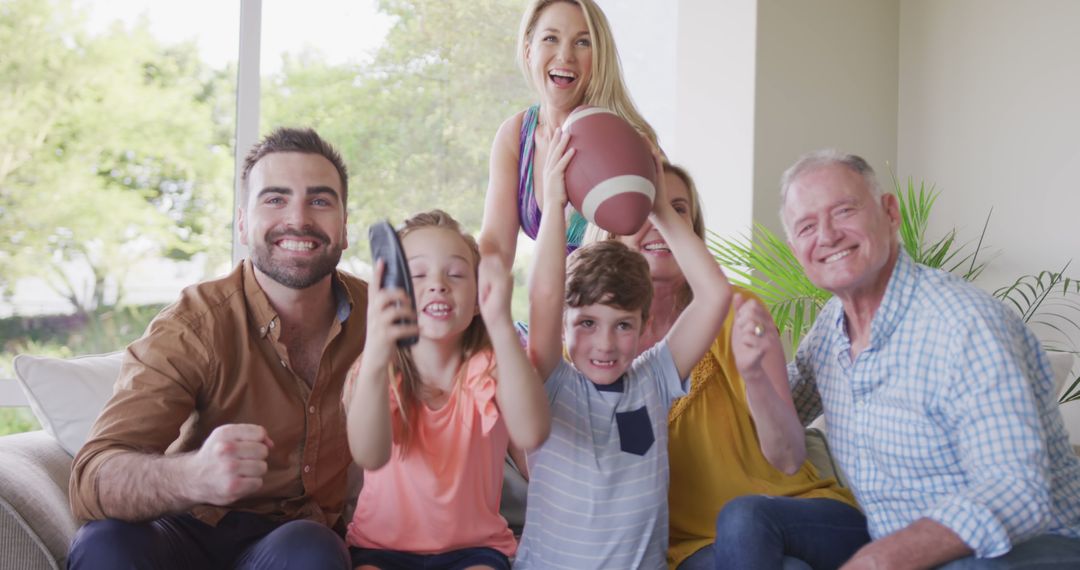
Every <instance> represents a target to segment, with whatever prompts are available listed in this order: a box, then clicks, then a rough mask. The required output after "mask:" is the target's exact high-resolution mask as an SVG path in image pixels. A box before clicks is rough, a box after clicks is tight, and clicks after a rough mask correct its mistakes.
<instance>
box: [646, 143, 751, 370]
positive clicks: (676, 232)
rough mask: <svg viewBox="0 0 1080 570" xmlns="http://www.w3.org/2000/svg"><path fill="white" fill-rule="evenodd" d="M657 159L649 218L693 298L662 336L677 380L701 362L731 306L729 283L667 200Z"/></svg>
mask: <svg viewBox="0 0 1080 570" xmlns="http://www.w3.org/2000/svg"><path fill="white" fill-rule="evenodd" d="M660 161H661V159H660V157H659V155H657V156H656V172H657V173H658V176H657V185H656V198H655V200H653V211H652V213H651V214H650V215H649V217H650V219H651V220H652V223H653V225H654V226H656V229H658V230H659V231H660V235H662V236H663V237H664V241H666V242H667V244H668V248H670V249H671V254H672V255H673V256H674V257H675V262H676V263H678V264H679V268H680V269H682V272H683V275H685V276H686V283H687V284H688V285H689V286H690V290H691V291H693V293H694V298H693V300H692V301H691V302H690V304H689V305H688V306H687V307H686V309H685V310H683V312H682V314H681V315H680V316H679V318H678V319H677V320H676V321H675V324H674V325H672V326H671V330H669V331H668V334H667V336H666V337H665V338H666V340H667V342H668V348H669V349H670V350H671V356H672V358H673V359H674V360H675V367H676V368H677V369H678V371H679V377H680V378H686V376H687V375H688V374H690V371H691V370H693V368H694V366H695V365H696V364H697V363H698V361H699V360H701V357H702V356H703V355H704V354H705V352H706V351H707V350H709V347H710V346H711V345H712V343H713V341H714V340H715V339H716V335H717V334H719V333H720V329H721V328H723V326H724V318H725V317H726V316H727V312H728V307H729V306H730V305H731V284H730V283H728V280H727V277H726V276H725V275H724V272H723V271H722V270H721V269H720V265H719V264H717V263H716V260H715V259H713V257H712V255H711V254H709V250H708V248H706V247H705V242H703V241H702V240H701V238H699V237H698V236H697V234H695V233H694V231H693V229H691V228H690V226H689V224H687V223H686V222H685V221H683V220H682V219H681V218H680V217H679V214H678V212H676V211H675V208H674V207H672V205H671V201H670V200H669V199H668V197H667V189H666V187H665V184H664V174H663V172H664V170H663V168H662V166H663V165H662V163H661V162H660Z"/></svg>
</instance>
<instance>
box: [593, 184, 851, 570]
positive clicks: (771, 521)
mask: <svg viewBox="0 0 1080 570" xmlns="http://www.w3.org/2000/svg"><path fill="white" fill-rule="evenodd" d="M664 176H666V177H667V188H668V197H669V198H670V199H671V202H672V205H673V206H674V207H675V210H676V211H677V212H679V213H680V214H681V215H682V217H683V218H684V219H685V220H686V223H688V224H691V225H692V226H693V228H694V231H695V232H696V233H697V234H698V236H700V237H702V239H704V235H705V227H704V221H703V217H702V214H701V208H700V205H699V204H700V203H699V199H698V195H697V192H696V190H695V189H694V184H693V180H692V179H691V178H690V176H689V175H688V174H687V173H686V171H685V170H683V169H682V168H679V167H677V166H674V165H670V164H665V165H664ZM609 237H614V236H609ZM619 239H620V240H621V241H623V242H624V243H626V244H627V245H629V246H630V247H631V248H634V249H636V250H638V251H640V252H641V253H642V254H643V255H644V256H645V258H646V259H647V260H648V262H649V268H650V271H651V274H652V280H653V287H654V296H653V301H652V310H651V311H650V312H651V313H652V315H653V316H652V321H651V322H650V324H649V325H648V326H647V327H646V329H645V330H644V331H643V333H642V336H641V341H640V345H639V347H638V349H639V350H640V351H644V350H646V349H648V348H649V347H650V346H652V345H653V344H654V343H655V342H656V341H657V340H658V339H661V338H663V337H664V335H665V334H666V333H667V331H668V329H669V328H670V327H671V325H672V323H674V322H675V319H676V318H677V317H678V316H679V314H680V313H681V311H682V310H683V308H684V307H686V305H687V304H688V302H689V299H688V296H689V288H688V287H687V286H686V279H685V278H684V277H683V274H682V272H681V271H680V270H679V266H678V264H676V263H675V261H674V259H673V258H672V257H671V252H670V251H668V249H667V247H666V244H665V243H664V241H663V238H661V237H660V234H659V233H658V232H657V231H656V230H654V229H653V228H652V225H651V224H650V223H648V222H646V223H645V226H644V227H642V228H641V230H640V231H638V233H636V234H634V235H632V236H624V237H620V238H619ZM736 291H737V292H738V293H737V295H736V300H735V303H734V304H733V305H732V308H731V311H730V312H729V314H728V316H727V318H726V322H725V323H724V328H723V330H722V331H721V333H720V335H719V336H718V337H717V338H716V341H715V342H714V343H713V345H712V348H711V349H710V350H709V353H708V354H706V355H705V357H704V358H702V360H701V361H700V362H699V363H698V364H697V366H696V367H695V368H694V370H693V372H692V373H691V383H690V388H689V395H687V396H686V397H685V398H682V399H680V400H679V401H677V402H676V403H675V405H674V406H673V407H672V409H671V412H670V415H669V417H668V429H669V444H668V449H669V455H670V462H671V487H670V491H669V494H668V497H669V502H670V504H669V509H670V513H671V515H670V516H671V526H670V547H669V549H668V565H669V567H670V568H672V569H675V568H678V569H679V570H694V569H699V568H718V569H719V568H747V569H753V570H758V569H772V568H777V569H779V568H784V569H796V568H814V569H822V568H837V567H839V566H840V565H841V564H843V562H844V561H845V560H847V559H848V558H849V557H850V556H851V555H852V554H854V553H855V551H856V550H858V549H859V547H860V546H862V545H863V544H866V543H867V542H869V541H870V535H869V534H868V533H867V530H866V518H865V517H864V516H863V514H862V512H861V511H859V509H858V508H857V507H856V503H855V499H854V498H853V497H852V495H851V493H850V492H848V491H847V489H844V488H842V487H840V485H839V484H838V483H837V482H836V480H835V479H822V478H821V477H820V476H819V475H818V473H817V470H816V469H815V468H814V466H813V465H811V464H810V462H809V461H807V460H806V446H805V436H804V431H803V426H802V425H801V423H800V422H799V419H798V416H797V415H796V413H795V407H794V405H793V404H792V401H791V393H790V391H789V389H788V385H787V370H786V366H785V363H784V355H783V354H782V353H780V352H779V351H775V352H776V353H775V354H774V353H764V354H763V353H762V348H761V347H762V346H764V345H766V343H765V342H763V341H765V340H768V337H771V336H773V335H776V334H778V333H777V331H776V327H775V325H774V324H773V321H772V318H771V317H770V316H769V313H768V311H767V310H765V308H764V306H763V305H762V304H761V302H760V301H759V300H757V299H756V298H755V297H753V296H752V295H750V294H749V293H747V292H746V291H741V290H738V289H736ZM778 345H779V343H777V346H778Z"/></svg>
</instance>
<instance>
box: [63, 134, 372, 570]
mask: <svg viewBox="0 0 1080 570" xmlns="http://www.w3.org/2000/svg"><path fill="white" fill-rule="evenodd" d="M346 181H347V174H346V169H345V165H344V164H343V163H342V160H341V157H340V155H338V153H337V152H336V151H335V150H334V149H333V148H332V147H331V146H330V145H329V144H327V143H326V142H325V141H323V140H322V139H321V138H320V137H319V136H318V134H316V133H315V132H314V131H312V130H310V129H309V130H295V129H279V130H277V131H275V132H273V133H271V134H270V135H268V136H267V137H266V138H264V139H263V140H262V141H260V142H259V144H257V145H256V146H255V148H254V149H252V151H251V153H250V154H249V155H248V157H247V159H246V160H245V163H244V170H243V175H242V189H243V190H242V196H241V198H242V201H241V204H242V205H241V206H240V211H239V230H240V232H239V233H240V236H241V243H243V244H245V245H247V246H249V248H250V258H249V259H247V260H245V261H244V262H243V263H241V264H240V265H239V266H238V267H237V268H236V269H235V270H234V271H233V272H232V273H230V274H229V275H227V276H225V277H223V278H221V279H218V280H215V281H209V282H205V283H200V284H198V285H195V286H192V287H188V288H187V289H185V290H184V292H183V293H182V294H181V296H180V300H179V301H177V302H176V303H174V304H173V305H171V306H169V307H168V308H166V309H165V310H163V311H162V312H161V314H159V315H158V316H157V317H156V318H155V319H154V321H153V322H152V323H151V324H150V326H149V328H148V329H147V332H146V334H145V335H143V337H142V338H141V339H139V340H137V341H135V342H134V343H132V344H131V345H130V346H129V347H128V348H127V354H126V355H125V358H124V364H123V368H122V370H121V374H120V378H119V380H118V381H117V385H116V388H115V393H114V394H113V397H112V399H111V400H110V401H109V403H108V405H107V406H106V407H105V410H104V411H103V412H102V413H101V416H100V417H99V418H98V420H97V422H96V423H95V424H94V427H93V430H92V431H91V433H90V438H89V440H88V441H87V443H86V445H85V446H83V448H82V449H81V450H80V451H79V454H78V455H77V456H76V458H75V463H74V466H73V468H72V477H71V508H72V510H73V512H74V513H75V515H76V516H77V517H78V518H79V519H81V520H88V521H91V522H88V523H87V524H86V525H84V526H83V527H82V528H81V529H80V530H79V532H78V534H77V535H76V537H75V540H74V542H73V543H72V546H71V553H70V556H69V566H70V567H71V568H82V567H86V568H120V567H124V568H128V567H140V568H143V567H153V568H174V567H175V568H217V567H238V568H247V567H250V568H265V567H274V568H349V567H350V564H349V557H348V552H347V550H346V549H345V545H344V542H343V541H342V540H341V538H340V536H339V534H338V533H336V532H335V531H334V530H331V529H332V528H334V527H337V528H338V529H339V530H340V523H341V513H342V508H343V505H344V502H345V492H346V469H347V468H348V466H349V463H350V455H349V450H348V443H347V441H346V435H345V420H344V414H343V410H342V407H341V389H342V385H343V383H344V379H345V374H346V371H347V370H348V368H349V366H350V365H351V364H352V362H353V361H354V360H355V359H356V357H357V356H358V355H359V354H360V351H361V349H362V347H363V345H364V335H365V320H366V313H367V284H366V283H364V282H363V281H361V280H360V279H358V278H356V277H354V276H351V275H348V274H346V273H343V272H340V271H337V270H336V266H337V263H338V261H339V260H340V258H341V251H342V250H343V249H344V248H345V247H347V245H348V244H347V239H346V228H345V219H346V213H345V203H346V197H347V182H346Z"/></svg>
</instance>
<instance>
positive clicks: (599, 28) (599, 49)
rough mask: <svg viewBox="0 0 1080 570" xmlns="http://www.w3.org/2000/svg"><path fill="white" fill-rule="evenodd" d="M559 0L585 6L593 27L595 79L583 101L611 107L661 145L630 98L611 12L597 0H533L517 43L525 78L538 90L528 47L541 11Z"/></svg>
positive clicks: (526, 11) (518, 58) (526, 12)
mask: <svg viewBox="0 0 1080 570" xmlns="http://www.w3.org/2000/svg"><path fill="white" fill-rule="evenodd" d="M557 2H566V3H567V4H573V5H575V6H578V7H579V8H581V11H582V12H583V13H584V14H585V24H586V26H588V28H589V38H590V39H591V40H592V79H590V80H589V85H588V87H586V88H585V99H584V100H583V101H582V103H583V104H585V105H594V106H597V107H605V108H607V109H611V110H612V111H614V112H615V113H616V114H618V115H619V116H620V117H622V118H623V119H626V121H627V122H629V123H630V124H631V125H633V126H634V128H635V129H637V130H638V132H640V133H642V134H644V135H645V136H646V137H648V138H649V140H650V141H652V143H653V144H654V145H656V147H657V148H659V147H660V144H659V143H658V141H657V138H656V131H655V130H653V128H652V126H650V125H649V123H648V122H647V121H646V120H645V118H644V117H642V116H641V113H639V112H638V110H637V107H635V106H634V102H633V101H632V100H631V99H630V94H629V92H628V91H627V89H626V84H625V83H623V78H622V65H621V64H620V63H619V52H618V51H617V50H616V49H615V37H614V36H613V35H612V34H611V26H610V25H609V24H608V20H607V16H605V15H604V12H603V11H602V10H601V9H600V7H599V6H597V5H596V2H594V0H533V1H532V2H530V3H529V6H528V7H527V8H526V9H525V13H524V14H523V15H522V17H521V27H520V28H519V30H518V47H517V60H518V66H519V67H520V68H521V71H522V72H523V73H524V74H525V80H526V81H528V83H529V85H530V86H531V87H532V88H533V89H534V90H537V89H538V87H537V85H536V83H535V82H534V81H533V77H532V76H531V75H530V74H529V64H528V63H527V62H526V61H525V49H526V46H528V45H529V42H530V41H532V36H533V32H534V31H535V30H536V21H537V20H538V19H540V13H541V12H543V11H544V10H545V9H546V8H547V7H548V6H551V5H552V4H555V3H557Z"/></svg>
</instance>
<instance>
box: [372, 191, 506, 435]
mask: <svg viewBox="0 0 1080 570" xmlns="http://www.w3.org/2000/svg"><path fill="white" fill-rule="evenodd" d="M426 228H437V229H444V230H450V231H452V232H454V233H456V234H457V235H458V236H460V237H461V239H462V241H464V242H465V245H466V246H468V248H469V252H470V253H472V262H473V266H472V267H473V279H474V280H477V279H478V277H479V266H480V247H479V246H478V245H477V243H476V239H475V238H473V236H472V235H470V234H469V233H467V232H466V231H465V230H464V229H463V228H462V227H461V224H460V223H458V221H457V220H455V219H454V218H453V216H451V215H450V214H447V213H446V212H444V211H442V210H438V209H435V210H428V211H426V212H421V213H419V214H414V215H413V216H412V217H410V218H408V219H406V220H405V223H404V224H402V225H401V227H399V228H398V232H397V233H398V237H399V238H400V239H401V240H402V241H404V240H405V236H407V235H409V234H410V233H412V232H414V231H416V230H421V229H426ZM490 348H491V339H490V338H488V334H487V328H486V327H485V326H484V320H483V319H482V318H481V317H480V313H479V311H477V312H476V314H474V315H473V319H472V322H470V323H469V326H468V327H467V328H466V329H465V332H464V334H463V335H462V337H461V368H460V369H459V370H458V371H457V373H456V374H455V375H454V386H453V388H451V389H457V386H458V383H460V382H461V375H462V373H463V372H464V370H465V368H466V363H467V362H468V361H469V359H470V358H472V357H473V356H474V355H475V354H477V353H478V352H481V351H484V350H489V349H490ZM397 369H398V371H399V372H400V373H401V384H400V386H399V390H397V391H395V392H394V394H393V396H392V397H396V398H397V399H398V409H399V410H400V412H401V414H400V417H401V424H400V428H401V432H400V436H401V437H400V444H401V454H402V455H405V454H406V453H407V452H408V449H409V447H410V445H411V443H412V439H413V436H414V434H415V433H416V429H415V427H416V416H417V414H416V410H417V408H418V406H420V405H423V404H422V403H421V401H420V396H421V391H422V389H423V383H422V382H421V380H420V373H419V371H417V369H416V363H415V362H414V361H413V358H412V348H411V347H410V348H398V349H397Z"/></svg>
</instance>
